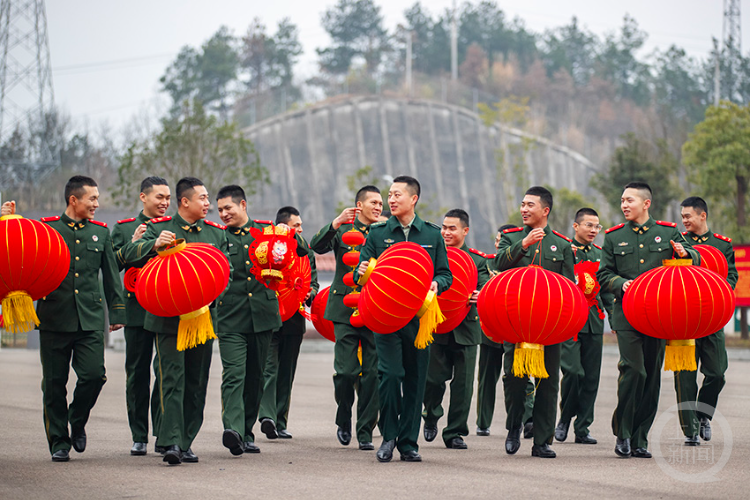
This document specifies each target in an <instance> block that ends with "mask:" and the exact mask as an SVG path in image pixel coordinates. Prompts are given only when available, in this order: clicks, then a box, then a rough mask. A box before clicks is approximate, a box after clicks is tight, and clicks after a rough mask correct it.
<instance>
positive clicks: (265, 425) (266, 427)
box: [260, 418, 279, 439]
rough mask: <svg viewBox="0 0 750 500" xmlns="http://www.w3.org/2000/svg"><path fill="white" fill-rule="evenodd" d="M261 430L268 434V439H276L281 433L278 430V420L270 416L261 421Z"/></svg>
mask: <svg viewBox="0 0 750 500" xmlns="http://www.w3.org/2000/svg"><path fill="white" fill-rule="evenodd" d="M260 432H262V433H263V434H265V435H266V437H267V438H268V439H276V438H277V437H279V433H278V432H276V422H274V421H273V420H271V419H270V418H264V419H263V420H261V421H260Z"/></svg>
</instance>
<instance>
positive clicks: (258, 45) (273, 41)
mask: <svg viewBox="0 0 750 500" xmlns="http://www.w3.org/2000/svg"><path fill="white" fill-rule="evenodd" d="M300 54H302V45H301V44H300V43H299V35H298V30H297V26H295V25H294V24H292V23H291V21H290V20H289V18H284V19H282V20H281V21H280V22H279V25H278V29H277V31H276V33H275V34H274V35H273V36H269V35H268V34H266V27H265V25H263V23H261V21H260V19H259V18H255V19H254V20H253V22H252V24H250V27H249V28H248V30H247V35H245V36H244V37H243V38H242V55H241V59H240V63H241V66H242V68H244V69H245V71H246V72H247V73H248V81H247V86H248V88H250V89H251V90H252V91H253V93H254V94H256V95H257V94H260V93H261V92H263V91H265V90H267V89H275V88H278V87H283V86H288V85H290V84H291V82H292V78H293V75H294V73H293V68H294V64H295V63H296V62H297V58H298V57H299V55H300Z"/></svg>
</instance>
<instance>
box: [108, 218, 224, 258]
mask: <svg viewBox="0 0 750 500" xmlns="http://www.w3.org/2000/svg"><path fill="white" fill-rule="evenodd" d="M159 234H161V229H159V227H158V225H157V224H152V223H148V224H146V232H145V233H143V236H142V237H141V239H139V240H136V241H126V242H125V244H124V246H123V247H122V248H120V250H118V254H119V255H118V260H122V261H123V262H124V263H126V264H135V263H136V262H138V261H140V260H147V259H148V258H150V257H153V256H154V255H156V252H155V251H154V243H156V240H157V238H158V237H159ZM225 253H226V252H225Z"/></svg>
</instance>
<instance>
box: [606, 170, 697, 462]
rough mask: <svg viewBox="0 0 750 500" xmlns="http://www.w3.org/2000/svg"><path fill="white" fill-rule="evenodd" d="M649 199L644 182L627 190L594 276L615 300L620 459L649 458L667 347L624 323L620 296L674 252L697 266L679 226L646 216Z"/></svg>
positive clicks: (615, 417) (614, 420)
mask: <svg viewBox="0 0 750 500" xmlns="http://www.w3.org/2000/svg"><path fill="white" fill-rule="evenodd" d="M651 196H652V195H651V188H650V187H649V185H648V184H646V183H645V182H631V183H629V184H628V185H626V186H625V190H624V191H623V193H622V199H621V201H620V208H621V209H622V213H623V214H624V215H625V220H626V222H624V223H622V224H618V225H617V226H615V227H611V228H609V229H607V231H606V236H605V237H604V245H603V248H602V261H601V265H600V266H599V271H598V272H597V279H598V280H599V283H600V284H601V286H602V292H609V293H612V294H614V296H615V301H614V304H615V305H614V313H613V314H612V316H611V324H612V329H613V330H615V331H616V332H617V345H618V347H619V349H620V361H619V362H618V364H617V366H618V368H619V370H620V377H619V378H618V379H617V408H616V409H615V412H614V414H613V415H612V432H613V433H614V435H615V436H617V443H616V445H615V453H616V454H617V455H618V456H620V457H623V458H629V457H630V456H633V457H637V458H651V452H649V451H648V439H647V437H648V431H649V429H650V428H651V424H652V423H653V422H654V417H655V416H656V410H657V407H658V405H659V389H660V387H661V373H660V369H661V366H662V363H663V362H664V347H665V345H666V342H665V341H664V340H663V339H657V338H654V337H649V336H648V335H644V334H643V333H641V332H638V331H636V330H635V329H634V328H633V327H632V326H631V325H630V323H628V320H627V319H626V318H625V314H624V313H623V310H622V299H623V296H624V295H625V293H627V289H628V287H629V286H630V284H631V283H632V282H633V280H634V279H635V278H637V277H638V276H639V275H641V274H643V273H645V272H646V271H649V270H651V269H653V268H655V267H659V266H660V265H661V262H662V260H664V259H670V258H672V256H673V254H677V255H678V256H680V257H682V258H685V257H688V258H692V259H693V262H695V263H698V262H700V257H699V256H698V253H697V252H696V251H695V250H693V249H692V248H691V247H690V243H688V241H687V240H686V239H685V238H684V236H682V235H681V234H680V232H679V231H678V230H677V227H676V226H677V224H675V223H674V222H662V221H655V220H654V219H653V218H652V217H651V215H649V208H650V207H651ZM631 446H632V448H631Z"/></svg>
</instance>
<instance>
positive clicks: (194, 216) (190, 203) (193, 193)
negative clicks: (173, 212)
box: [180, 186, 211, 223]
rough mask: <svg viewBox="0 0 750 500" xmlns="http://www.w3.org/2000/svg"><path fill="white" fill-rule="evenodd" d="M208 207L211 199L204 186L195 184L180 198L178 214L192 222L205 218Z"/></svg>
mask: <svg viewBox="0 0 750 500" xmlns="http://www.w3.org/2000/svg"><path fill="white" fill-rule="evenodd" d="M210 207H211V200H210V199H209V197H208V190H207V189H206V186H195V187H194V188H193V189H191V190H189V191H188V192H187V193H185V196H183V197H182V199H181V200H180V216H182V218H183V219H185V220H186V221H187V222H191V223H192V222H195V221H197V220H199V219H205V218H206V215H208V209H209V208H210Z"/></svg>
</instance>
